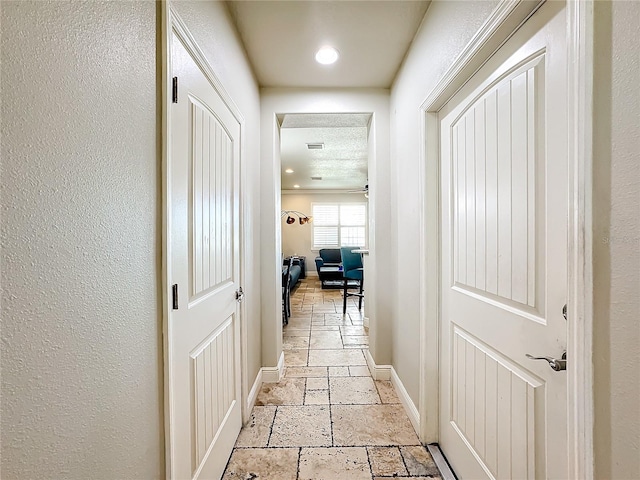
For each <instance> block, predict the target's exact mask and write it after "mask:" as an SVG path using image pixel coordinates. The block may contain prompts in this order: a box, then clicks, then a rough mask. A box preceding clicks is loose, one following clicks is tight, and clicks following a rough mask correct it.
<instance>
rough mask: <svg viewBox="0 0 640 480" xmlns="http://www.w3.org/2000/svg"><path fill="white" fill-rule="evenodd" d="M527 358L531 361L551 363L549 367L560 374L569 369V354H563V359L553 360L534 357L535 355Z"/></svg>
mask: <svg viewBox="0 0 640 480" xmlns="http://www.w3.org/2000/svg"><path fill="white" fill-rule="evenodd" d="M526 356H527V358H528V359H530V360H546V361H547V362H549V366H550V367H551V369H552V370H555V371H556V372H560V371H562V370H566V369H567V352H564V353H563V354H562V358H552V357H534V356H533V355H529V354H528V353H527V354H526Z"/></svg>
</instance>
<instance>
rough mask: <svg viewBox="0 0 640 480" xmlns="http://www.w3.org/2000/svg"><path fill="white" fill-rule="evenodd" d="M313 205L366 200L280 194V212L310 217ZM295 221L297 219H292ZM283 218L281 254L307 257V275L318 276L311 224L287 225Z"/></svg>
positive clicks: (359, 196) (336, 195) (350, 196)
mask: <svg viewBox="0 0 640 480" xmlns="http://www.w3.org/2000/svg"><path fill="white" fill-rule="evenodd" d="M313 203H367V199H366V198H365V197H364V195H363V194H362V193H358V194H350V193H342V194H340V193H334V194H330V193H313V194H294V193H283V194H282V210H297V211H299V212H303V213H305V214H307V215H309V216H310V215H311V205H312V204H313ZM294 218H296V219H297V217H294ZM285 220H286V217H283V218H282V219H281V221H280V226H281V228H282V253H283V255H284V256H285V257H286V256H289V255H298V256H301V255H304V256H306V257H307V260H306V265H307V275H311V276H318V272H317V271H316V267H315V263H314V261H315V258H316V257H317V256H318V250H317V249H315V250H312V249H311V246H312V243H313V239H312V228H313V223H306V224H304V225H300V223H299V222H296V223H293V224H291V225H288V224H287V222H286V221H285Z"/></svg>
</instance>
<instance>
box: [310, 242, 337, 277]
mask: <svg viewBox="0 0 640 480" xmlns="http://www.w3.org/2000/svg"><path fill="white" fill-rule="evenodd" d="M340 265H342V257H341V256H340V249H339V248H323V249H321V250H320V251H319V252H318V256H317V257H316V270H317V271H318V277H319V278H320V281H322V280H326V278H324V277H325V276H326V275H327V272H325V271H323V268H322V267H339V266H340ZM330 276H331V277H332V278H333V277H336V273H335V272H334V273H332V274H331V275H330ZM338 277H339V278H341V277H342V273H340V274H338Z"/></svg>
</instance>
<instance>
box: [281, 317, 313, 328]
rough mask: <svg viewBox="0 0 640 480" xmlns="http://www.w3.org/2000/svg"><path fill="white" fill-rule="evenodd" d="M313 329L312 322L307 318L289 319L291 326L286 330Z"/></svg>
mask: <svg viewBox="0 0 640 480" xmlns="http://www.w3.org/2000/svg"><path fill="white" fill-rule="evenodd" d="M305 327H308V328H311V320H309V319H307V318H293V317H291V318H289V324H288V325H287V327H286V328H295V329H299V328H305Z"/></svg>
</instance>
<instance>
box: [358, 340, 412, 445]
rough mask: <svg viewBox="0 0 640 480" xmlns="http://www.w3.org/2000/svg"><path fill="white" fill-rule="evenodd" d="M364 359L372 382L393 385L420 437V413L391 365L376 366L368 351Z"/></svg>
mask: <svg viewBox="0 0 640 480" xmlns="http://www.w3.org/2000/svg"><path fill="white" fill-rule="evenodd" d="M365 357H366V358H367V366H368V367H369V372H371V376H372V377H373V379H374V380H391V385H393V389H394V390H395V391H396V394H397V395H398V398H399V399H400V402H401V403H402V406H403V407H404V410H405V412H407V416H408V417H409V421H410V422H411V425H412V426H413V429H414V430H415V431H416V434H418V436H420V433H419V432H420V413H419V412H418V409H417V408H416V406H415V404H414V403H413V401H412V400H411V397H409V394H408V393H407V389H406V388H404V385H403V384H402V381H401V380H400V377H398V374H397V373H396V370H395V369H394V368H393V366H391V365H376V362H375V361H374V360H373V357H372V356H371V352H370V351H369V350H367V351H366V353H365Z"/></svg>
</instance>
